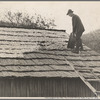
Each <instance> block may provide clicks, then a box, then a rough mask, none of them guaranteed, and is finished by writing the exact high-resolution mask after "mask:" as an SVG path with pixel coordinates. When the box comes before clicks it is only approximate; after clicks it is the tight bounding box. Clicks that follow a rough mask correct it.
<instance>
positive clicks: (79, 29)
mask: <svg viewBox="0 0 100 100" xmlns="http://www.w3.org/2000/svg"><path fill="white" fill-rule="evenodd" d="M72 27H73V33H75V34H77V35H78V34H79V35H80V33H83V32H84V31H85V29H84V26H83V24H82V21H81V19H80V18H79V16H77V15H75V14H74V16H73V17H72Z"/></svg>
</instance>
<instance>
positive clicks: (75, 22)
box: [67, 9, 85, 53]
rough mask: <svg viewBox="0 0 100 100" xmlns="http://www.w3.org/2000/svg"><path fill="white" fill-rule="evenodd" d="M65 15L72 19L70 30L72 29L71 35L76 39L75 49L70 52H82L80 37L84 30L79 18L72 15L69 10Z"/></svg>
mask: <svg viewBox="0 0 100 100" xmlns="http://www.w3.org/2000/svg"><path fill="white" fill-rule="evenodd" d="M67 15H69V16H70V17H72V29H73V32H72V33H73V35H74V36H75V37H76V42H75V44H76V48H74V50H73V51H72V52H73V53H79V49H81V50H83V46H82V39H81V36H82V34H83V32H84V31H85V29H84V26H83V24H82V21H81V19H80V18H79V16H78V15H76V14H74V13H73V11H72V10H71V9H69V10H68V12H67Z"/></svg>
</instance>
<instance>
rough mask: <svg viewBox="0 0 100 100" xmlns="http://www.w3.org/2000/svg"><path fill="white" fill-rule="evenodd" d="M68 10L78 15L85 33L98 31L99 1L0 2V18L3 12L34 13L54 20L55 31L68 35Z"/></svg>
mask: <svg viewBox="0 0 100 100" xmlns="http://www.w3.org/2000/svg"><path fill="white" fill-rule="evenodd" d="M68 9H72V10H73V11H74V13H75V14H77V15H79V16H80V18H81V20H82V22H83V24H84V26H85V30H86V31H85V33H87V32H90V31H93V30H96V29H100V2H99V1H93V2H92V1H90V2H88V1H81V2H79V1H71V2H69V1H29V2H25V1H23V2H22V1H20V2H19V1H16V2H14V1H9V2H7V1H5V2H3V1H0V17H1V18H3V15H4V12H7V11H9V10H11V11H14V12H15V11H17V12H18V11H20V12H27V13H29V14H30V15H33V14H34V12H35V13H38V14H41V15H42V16H43V17H46V18H53V19H55V24H56V25H57V27H56V28H57V29H64V30H66V32H68V33H70V32H71V29H72V25H71V18H70V17H69V16H66V13H67V11H68Z"/></svg>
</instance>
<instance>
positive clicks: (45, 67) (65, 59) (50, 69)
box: [0, 28, 100, 79]
mask: <svg viewBox="0 0 100 100" xmlns="http://www.w3.org/2000/svg"><path fill="white" fill-rule="evenodd" d="M68 38H69V36H68V34H67V33H65V32H63V31H49V30H35V29H17V28H0V77H68V78H77V77H79V75H78V74H77V73H76V72H75V70H79V73H80V75H82V76H83V77H84V78H85V79H95V76H97V77H98V78H99V79H100V54H98V53H96V52H95V51H93V50H91V49H90V48H88V47H87V46H85V45H84V51H81V52H80V53H79V54H75V53H72V52H71V51H70V50H68V49H67V43H68ZM72 66H73V67H72ZM91 70H92V71H93V73H91ZM94 74H95V75H94Z"/></svg>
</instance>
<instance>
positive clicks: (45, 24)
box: [5, 11, 56, 29]
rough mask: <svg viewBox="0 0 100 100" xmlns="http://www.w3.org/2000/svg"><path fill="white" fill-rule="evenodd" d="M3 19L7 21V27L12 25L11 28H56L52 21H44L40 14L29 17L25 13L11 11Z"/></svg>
mask: <svg viewBox="0 0 100 100" xmlns="http://www.w3.org/2000/svg"><path fill="white" fill-rule="evenodd" d="M5 17H6V18H7V20H8V21H7V23H8V22H9V23H10V24H9V25H12V26H13V27H23V28H40V29H52V28H54V27H55V26H56V25H55V24H54V23H55V21H54V19H46V18H45V17H42V16H41V15H40V14H35V15H34V16H29V14H27V13H25V14H23V13H21V12H15V13H12V12H11V11H8V12H7V14H6V15H5Z"/></svg>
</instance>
